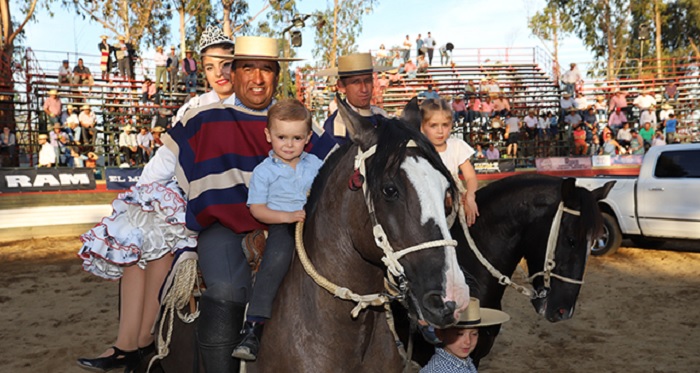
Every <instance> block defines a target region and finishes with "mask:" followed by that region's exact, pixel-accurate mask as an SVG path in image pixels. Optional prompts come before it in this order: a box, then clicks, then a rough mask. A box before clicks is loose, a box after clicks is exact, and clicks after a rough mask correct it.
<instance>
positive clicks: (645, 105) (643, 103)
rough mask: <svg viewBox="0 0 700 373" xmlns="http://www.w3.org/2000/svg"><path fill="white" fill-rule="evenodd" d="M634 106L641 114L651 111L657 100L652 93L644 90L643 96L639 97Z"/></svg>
mask: <svg viewBox="0 0 700 373" xmlns="http://www.w3.org/2000/svg"><path fill="white" fill-rule="evenodd" d="M632 104H633V105H634V106H636V107H637V108H639V112H640V113H641V112H642V111H644V110H647V109H649V108H650V107H651V106H656V99H655V98H654V96H653V95H652V94H651V91H650V90H648V89H647V90H644V92H642V94H641V95H639V96H637V97H636V98H635V99H634V101H633V102H632Z"/></svg>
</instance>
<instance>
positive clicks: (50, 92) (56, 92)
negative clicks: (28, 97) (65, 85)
mask: <svg viewBox="0 0 700 373" xmlns="http://www.w3.org/2000/svg"><path fill="white" fill-rule="evenodd" d="M49 96H58V91H57V90H55V89H52V90H50V91H49Z"/></svg>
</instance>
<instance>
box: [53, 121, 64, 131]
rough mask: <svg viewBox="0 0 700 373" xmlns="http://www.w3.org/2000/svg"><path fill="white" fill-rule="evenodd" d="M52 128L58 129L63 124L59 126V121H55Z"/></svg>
mask: <svg viewBox="0 0 700 373" xmlns="http://www.w3.org/2000/svg"><path fill="white" fill-rule="evenodd" d="M53 128H59V129H60V128H63V126H61V123H59V122H56V123H54V124H53Z"/></svg>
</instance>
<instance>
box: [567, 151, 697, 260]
mask: <svg viewBox="0 0 700 373" xmlns="http://www.w3.org/2000/svg"><path fill="white" fill-rule="evenodd" d="M610 180H615V181H616V183H615V186H614V187H613V188H612V190H610V193H608V196H607V198H605V199H603V200H601V201H600V202H599V206H600V211H601V212H602V213H603V219H604V221H605V234H604V236H603V238H601V239H600V240H598V241H597V242H596V243H595V244H594V246H593V248H592V249H591V253H592V254H593V255H606V254H612V253H614V252H615V251H616V250H617V249H618V247H620V242H621V241H622V238H623V237H629V238H631V239H632V241H633V242H634V243H635V244H638V245H640V246H642V247H644V246H646V247H653V246H659V245H661V243H663V240H664V239H687V240H700V144H682V145H681V144H674V145H665V146H655V147H652V148H650V149H649V151H648V152H647V153H646V154H645V155H644V160H643V161H642V166H641V168H640V170H639V177H605V176H601V177H592V178H577V179H576V184H577V185H579V186H582V187H584V188H587V189H589V190H592V189H595V188H598V187H600V186H602V185H603V184H604V183H606V182H608V181H610Z"/></svg>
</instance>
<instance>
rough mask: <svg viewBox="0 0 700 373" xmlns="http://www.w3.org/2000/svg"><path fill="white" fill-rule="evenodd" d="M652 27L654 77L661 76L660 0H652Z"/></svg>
mask: <svg viewBox="0 0 700 373" xmlns="http://www.w3.org/2000/svg"><path fill="white" fill-rule="evenodd" d="M654 27H655V28H656V37H655V38H654V41H655V42H656V77H657V78H663V70H662V69H661V1H660V0H654Z"/></svg>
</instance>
